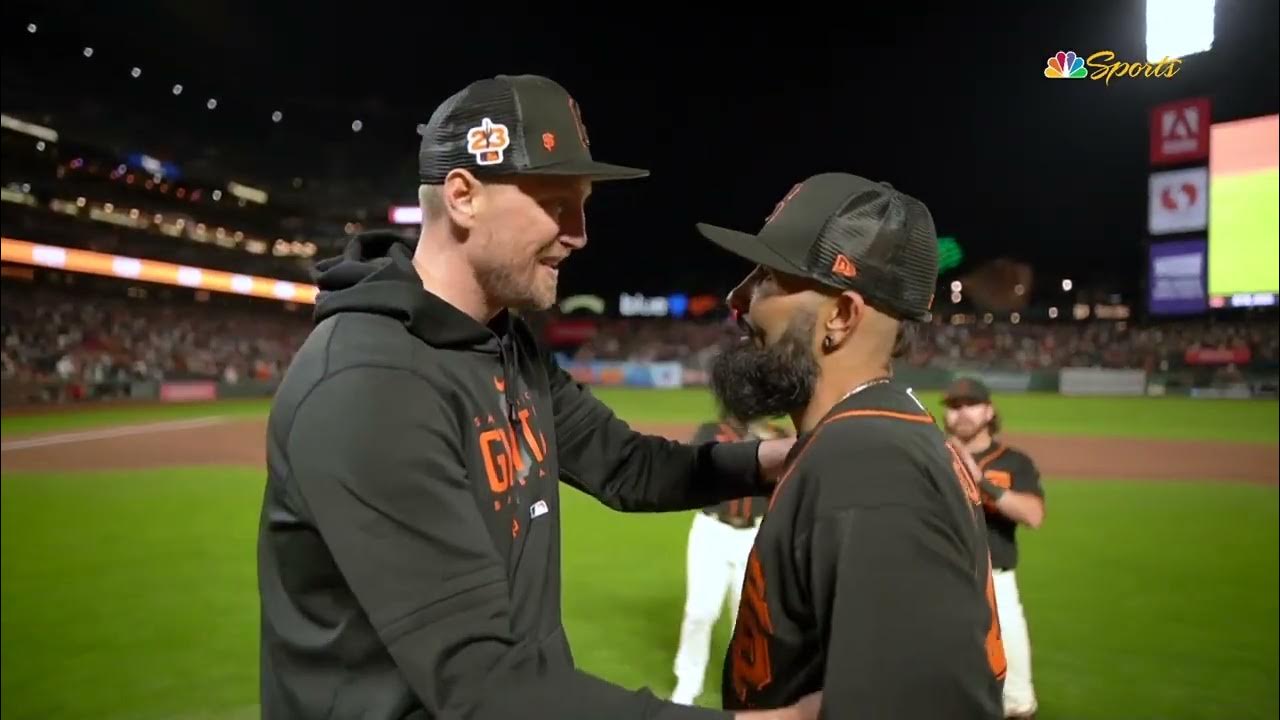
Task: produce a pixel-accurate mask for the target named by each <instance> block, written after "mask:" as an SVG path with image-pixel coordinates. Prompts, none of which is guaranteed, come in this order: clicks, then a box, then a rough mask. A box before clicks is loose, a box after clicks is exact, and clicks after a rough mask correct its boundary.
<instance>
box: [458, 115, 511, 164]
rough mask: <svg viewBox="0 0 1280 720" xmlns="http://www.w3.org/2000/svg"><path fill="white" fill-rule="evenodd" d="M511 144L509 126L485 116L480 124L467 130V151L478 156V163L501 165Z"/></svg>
mask: <svg viewBox="0 0 1280 720" xmlns="http://www.w3.org/2000/svg"><path fill="white" fill-rule="evenodd" d="M510 146H511V136H510V134H509V133H508V132H507V126H506V125H503V124H501V123H495V122H494V121H492V120H490V119H489V118H485V119H484V120H483V121H482V122H481V123H480V125H478V126H477V127H473V128H471V129H470V130H468V131H467V152H469V153H471V154H472V155H475V156H476V164H478V165H499V164H501V163H502V154H503V151H505V150H506V149H507V148H508V147H510Z"/></svg>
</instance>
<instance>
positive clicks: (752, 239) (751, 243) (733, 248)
mask: <svg viewBox="0 0 1280 720" xmlns="http://www.w3.org/2000/svg"><path fill="white" fill-rule="evenodd" d="M696 227H697V228H698V232H699V233H700V234H701V235H702V237H704V238H706V239H708V240H710V241H711V242H713V243H715V244H716V245H719V246H720V247H721V248H722V249H724V250H727V251H729V252H730V253H733V254H734V255H737V256H738V257H740V258H742V259H743V260H746V261H747V262H750V263H754V264H756V265H763V266H765V267H767V268H770V269H771V270H777V271H779V272H784V273H789V274H792V275H802V276H807V275H808V273H807V272H806V271H805V270H804V269H802V268H798V267H796V266H795V264H794V263H792V262H791V261H789V260H787V259H786V258H784V257H782V256H781V255H779V254H778V253H777V252H775V251H774V250H773V248H771V247H769V246H768V245H766V244H765V243H764V241H763V240H761V239H760V237H759V236H758V235H752V234H751V233H744V232H741V231H739V230H730V229H729V228H722V227H717V226H715V225H708V224H707V223H698V224H697V225H696Z"/></svg>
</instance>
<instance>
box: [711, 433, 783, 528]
mask: <svg viewBox="0 0 1280 720" xmlns="http://www.w3.org/2000/svg"><path fill="white" fill-rule="evenodd" d="M746 437H747V436H746V434H745V433H743V432H742V431H741V430H739V429H738V428H736V427H734V426H733V425H730V424H729V423H703V424H702V425H701V426H700V427H699V428H698V431H697V432H696V433H694V436H693V444H694V445H701V444H703V443H709V442H737V441H739V440H744V439H746ZM768 506H769V498H768V497H767V496H758V497H744V498H735V499H732V500H725V501H723V502H721V503H719V504H716V505H708V506H707V507H704V508H702V512H704V513H706V514H708V515H711V516H713V517H715V518H717V519H719V520H721V521H723V522H727V523H730V524H732V525H734V526H735V527H753V526H754V525H755V520H756V518H759V517H764V511H765V508H767V507H768Z"/></svg>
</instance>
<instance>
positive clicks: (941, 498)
mask: <svg viewBox="0 0 1280 720" xmlns="http://www.w3.org/2000/svg"><path fill="white" fill-rule="evenodd" d="M1004 673H1005V658H1004V650H1003V645H1002V642H1001V637H1000V626H999V621H998V618H997V616H996V612H995V593H994V589H993V586H992V582H991V563H990V557H989V554H988V551H987V540H986V530H985V527H984V523H983V510H982V505H981V499H980V493H979V490H978V487H977V484H976V482H975V481H974V478H973V477H972V476H970V475H969V473H968V471H967V470H965V469H964V465H963V464H962V463H961V462H960V460H959V458H958V457H957V456H956V455H955V453H954V452H952V451H951V449H950V448H949V447H948V446H947V445H946V444H945V442H944V439H943V435H942V433H941V431H940V430H939V429H938V427H937V425H936V424H935V422H934V419H933V418H932V417H931V416H930V415H929V413H928V411H927V410H925V409H924V407H923V406H922V405H921V404H920V403H919V401H918V400H916V398H915V397H914V396H913V395H912V394H911V393H910V391H909V390H907V389H906V388H904V387H902V386H900V385H897V384H896V383H892V382H890V383H884V384H879V385H872V386H870V387H868V388H866V389H864V390H862V391H861V392H859V393H856V394H854V395H852V396H850V397H848V398H845V399H844V400H843V401H841V402H840V403H838V404H837V405H836V406H835V407H834V408H833V409H832V410H831V411H830V412H829V413H828V414H827V416H826V417H825V418H824V419H823V420H822V422H821V423H820V424H819V425H818V426H817V427H816V428H815V429H814V430H813V431H811V432H808V433H806V434H805V435H802V436H801V437H800V439H799V441H798V442H797V444H796V446H795V448H794V449H793V450H792V456H791V458H790V464H789V466H788V469H787V470H786V471H785V474H784V475H783V477H782V479H781V481H780V482H779V484H778V487H777V490H776V491H775V492H774V494H773V497H772V500H771V503H770V507H769V509H768V514H767V515H766V516H765V519H764V522H763V524H762V525H761V528H760V531H759V533H758V535H757V537H756V542H755V547H754V548H753V549H752V552H751V555H750V558H749V560H748V564H747V572H746V580H745V583H744V587H743V592H742V602H741V604H740V606H739V611H738V619H737V623H736V626H735V630H734V635H733V639H732V641H731V643H730V647H729V651H728V657H727V658H726V662H725V667H724V676H723V684H722V691H723V697H724V702H725V707H726V708H727V709H743V708H771V707H780V706H785V705H788V704H790V703H793V702H795V701H796V700H798V699H800V698H801V697H803V696H804V695H806V694H808V693H810V692H813V691H816V690H823V711H824V715H825V716H826V717H833V718H836V717H840V718H844V717H857V718H896V719H899V720H903V719H907V720H909V719H911V718H922V719H923V718H930V719H934V718H948V719H949V720H951V719H956V720H960V719H965V718H1000V717H1001V716H1002V709H1001V698H1000V694H1001V684H1002V682H1003V679H1004Z"/></svg>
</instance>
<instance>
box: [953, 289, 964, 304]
mask: <svg viewBox="0 0 1280 720" xmlns="http://www.w3.org/2000/svg"><path fill="white" fill-rule="evenodd" d="M962 297H963V296H962V295H961V294H960V293H958V292H953V293H951V302H953V303H958V302H960V299H961V298H962Z"/></svg>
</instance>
